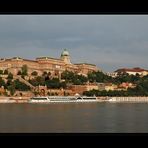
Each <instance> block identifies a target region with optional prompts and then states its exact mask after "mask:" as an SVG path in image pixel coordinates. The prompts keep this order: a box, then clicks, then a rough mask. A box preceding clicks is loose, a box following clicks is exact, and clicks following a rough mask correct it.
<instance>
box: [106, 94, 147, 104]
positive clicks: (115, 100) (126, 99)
mask: <svg viewBox="0 0 148 148" xmlns="http://www.w3.org/2000/svg"><path fill="white" fill-rule="evenodd" d="M107 101H108V102H113V103H118V102H127V103H128V102H129V103H134V102H135V103H138V102H139V103H144V102H145V103H148V97H136V96H135V97H108V98H107Z"/></svg>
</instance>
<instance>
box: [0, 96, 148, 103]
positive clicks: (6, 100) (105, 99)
mask: <svg viewBox="0 0 148 148" xmlns="http://www.w3.org/2000/svg"><path fill="white" fill-rule="evenodd" d="M96 99H97V101H94V102H98V103H101V102H110V103H122V102H123V103H148V97H136V96H135V97H133V96H132V97H108V96H107V97H96ZM29 100H30V97H8V96H0V103H29ZM61 102H62V101H59V103H61ZM73 102H74V101H73ZM80 102H81V101H80ZM51 103H52V102H51ZM88 103H89V101H88Z"/></svg>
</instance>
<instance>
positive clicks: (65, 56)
mask: <svg viewBox="0 0 148 148" xmlns="http://www.w3.org/2000/svg"><path fill="white" fill-rule="evenodd" d="M61 59H62V60H63V61H64V62H65V64H71V62H70V55H69V52H68V51H67V49H64V51H63V52H62V53H61Z"/></svg>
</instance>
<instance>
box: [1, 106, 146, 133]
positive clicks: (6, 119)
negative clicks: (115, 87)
mask: <svg viewBox="0 0 148 148" xmlns="http://www.w3.org/2000/svg"><path fill="white" fill-rule="evenodd" d="M6 132H9V133H14V132H17V133H26V132H27V133H29V132H33V133H34V132H35V133H36V132H38V133H40V132H42V133H45V132H46V133H76V132H77V133H80V132H81V133H86V132H87V133H121V132H126V133H130V132H132V133H133V132H136V133H144V132H148V103H65V104H64V103H61V104H0V133H6Z"/></svg>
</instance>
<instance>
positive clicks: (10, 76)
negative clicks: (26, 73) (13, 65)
mask: <svg viewBox="0 0 148 148" xmlns="http://www.w3.org/2000/svg"><path fill="white" fill-rule="evenodd" d="M7 79H9V80H12V79H13V74H12V73H11V72H10V73H9V74H8V77H7Z"/></svg>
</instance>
